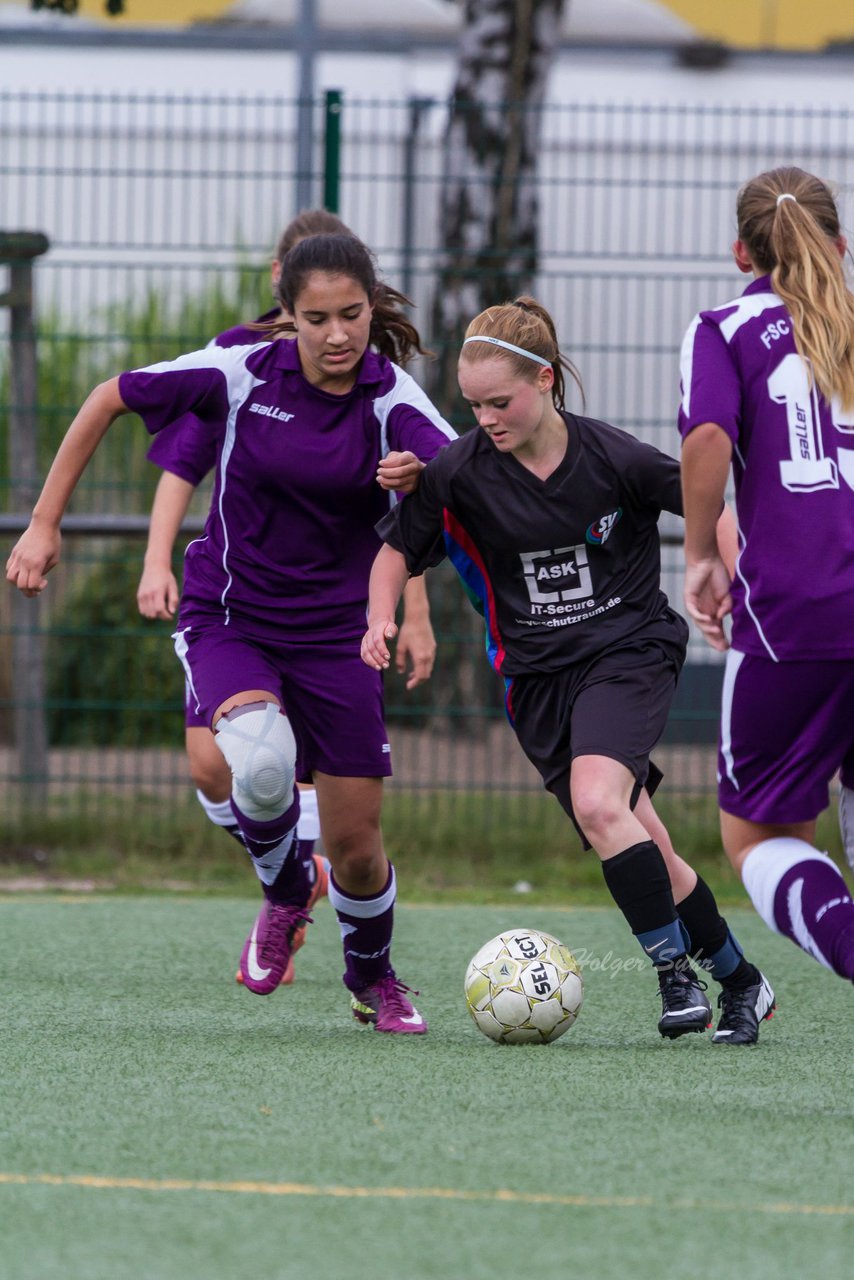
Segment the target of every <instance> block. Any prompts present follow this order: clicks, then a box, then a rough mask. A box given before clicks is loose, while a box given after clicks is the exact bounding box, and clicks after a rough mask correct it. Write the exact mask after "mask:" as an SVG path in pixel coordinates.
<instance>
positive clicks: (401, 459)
mask: <svg viewBox="0 0 854 1280" xmlns="http://www.w3.org/2000/svg"><path fill="white" fill-rule="evenodd" d="M423 470H424V463H423V462H422V461H421V460H420V458H416V456H415V454H414V453H410V452H409V451H408V450H407V451H406V452H405V453H399V452H395V453H387V454H386V456H385V457H384V458H380V465H379V467H378V468H377V481H378V483H379V486H380V488H381V489H393V490H395V492H397V493H414V491H415V490H416V489H417V488H418V481H419V479H420V478H421V472H422V471H423Z"/></svg>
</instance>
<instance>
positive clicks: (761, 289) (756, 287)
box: [741, 275, 774, 297]
mask: <svg viewBox="0 0 854 1280" xmlns="http://www.w3.org/2000/svg"><path fill="white" fill-rule="evenodd" d="M773 292H774V290H773V289H772V287H771V277H770V275H767V276H757V278H756V279H755V280H751V282H750V284H749V285H748V286H747V288H746V289H745V290H744V292H743V293H742V295H741V296H742V297H746V296H747V294H748V293H773Z"/></svg>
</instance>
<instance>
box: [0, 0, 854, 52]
mask: <svg viewBox="0 0 854 1280" xmlns="http://www.w3.org/2000/svg"><path fill="white" fill-rule="evenodd" d="M29 8H30V0H0V25H3V11H4V10H5V11H6V13H7V14H8V13H9V12H10V11H14V10H16V9H21V10H26V9H29ZM392 10H393V12H394V15H395V16H394V18H393V19H388V13H389V6H388V4H387V3H386V2H385V0H347V3H346V4H344V5H341V4H340V0H339V2H336V3H334V4H329V3H327V0H318V3H317V17H318V21H319V23H320V25H321V26H325V25H326V24H327V23H328V22H329V21H330V18H332V24H333V25H335V26H347V25H353V26H362V27H363V28H364V29H365V30H368V29H370V28H374V29H376V27H377V26H378V25H379V26H381V25H382V24H383V22H384V21H386V20H391V21H393V22H394V25H395V26H396V27H403V28H404V29H407V28H410V27H411V28H413V29H418V30H424V29H425V27H435V29H436V30H437V31H443V32H444V33H446V34H448V35H452V34H453V31H454V30H455V28H456V26H457V24H458V22H459V15H460V13H461V11H462V0H459V3H458V4H456V5H455V4H454V3H452V2H451V0H419V3H410V4H408V5H400V4H399V3H398V4H394V5H393V6H392ZM41 13H42V14H43V13H44V11H43V10H42V11H41ZM298 13H299V0H123V12H122V13H121V14H120V15H117V16H110V15H109V14H108V13H107V11H106V4H105V0H79V3H78V9H77V16H78V17H79V18H81V19H83V20H84V21H85V23H86V24H87V25H90V26H91V25H92V24H93V23H94V24H97V25H98V26H109V27H112V28H114V29H121V28H130V27H148V28H156V27H160V28H162V29H167V30H168V29H172V30H174V29H176V28H182V29H187V28H189V27H192V26H194V25H196V24H198V23H216V22H219V21H223V20H224V19H232V20H234V21H246V20H248V21H250V22H257V21H259V20H261V21H264V22H270V23H277V22H280V23H281V24H282V25H283V26H288V27H290V26H293V24H294V22H295V21H296V20H297V17H298ZM332 15H334V17H333V16H332ZM62 20H64V21H69V22H73V21H74V19H73V18H66V19H62ZM668 22H669V23H670V24H672V25H671V26H668ZM599 28H601V30H600V29H599ZM564 30H565V32H566V34H567V36H569V38H570V39H571V38H572V35H573V32H575V33H576V34H577V35H578V37H579V38H580V39H583V40H585V41H589V40H591V39H594V40H595V39H598V38H601V39H602V41H603V43H610V42H612V41H614V40H618V41H625V42H631V41H632V40H633V39H634V38H636V37H637V36H638V35H639V36H640V38H642V39H643V38H646V39H649V38H650V34H651V33H657V32H660V33H661V36H662V38H666V35H665V33H666V32H668V31H670V32H671V33H672V34H673V35H674V36H675V35H676V32H677V31H678V32H680V34H681V35H682V39H684V38H685V33H686V32H688V33H690V32H693V33H694V34H695V36H696V38H697V39H705V40H712V41H719V42H720V43H722V44H725V45H728V46H730V47H731V48H733V49H778V50H787V51H803V52H807V51H816V50H821V49H824V48H825V47H826V46H827V45H828V44H830V43H833V42H844V41H851V42H854V3H852V0H808V2H807V0H595V4H593V3H591V0H567V3H566V19H565V26H564ZM689 38H690V37H689Z"/></svg>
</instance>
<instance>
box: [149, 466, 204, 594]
mask: <svg viewBox="0 0 854 1280" xmlns="http://www.w3.org/2000/svg"><path fill="white" fill-rule="evenodd" d="M192 496H193V486H192V485H191V484H190V482H189V481H188V480H184V479H182V478H181V476H176V475H175V474H174V473H173V472H171V471H164V472H163V475H162V476H161V477H160V480H159V481H158V484H157V490H156V492H155V494H154V502H153V503H152V505H151V520H150V522H149V526H148V544H147V546H146V549H145V558H144V560H143V570H142V577H141V578H140V580H139V586H138V587H137V591H136V601H137V604H138V606H139V611H140V613H141V614H142V616H143V617H144V618H165V619H168V618H172V617H174V616H175V610H176V609H177V608H178V583H177V580H176V578H175V575H174V573H173V572H172V552H173V550H174V547H175V539H176V538H177V536H178V530H179V529H180V528H181V523H182V521H183V519H184V516H185V515H186V514H187V508H188V507H189V505H190V499H191V498H192Z"/></svg>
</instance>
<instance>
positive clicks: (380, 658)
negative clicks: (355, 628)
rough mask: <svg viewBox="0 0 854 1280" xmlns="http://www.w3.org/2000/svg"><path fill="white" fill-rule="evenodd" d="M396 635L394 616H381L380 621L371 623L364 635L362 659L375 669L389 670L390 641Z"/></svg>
mask: <svg viewBox="0 0 854 1280" xmlns="http://www.w3.org/2000/svg"><path fill="white" fill-rule="evenodd" d="M396 635H397V624H396V622H395V621H394V618H380V619H379V621H378V622H374V623H371V625H370V626H369V627H368V629H367V631H366V632H365V634H364V636H363V637H362V661H363V662H364V663H367V665H368V666H369V667H373V669H374V671H387V670H388V665H389V663H390V662H391V654H390V653H389V649H388V642H389V640H393V639H394V637H395V636H396Z"/></svg>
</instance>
